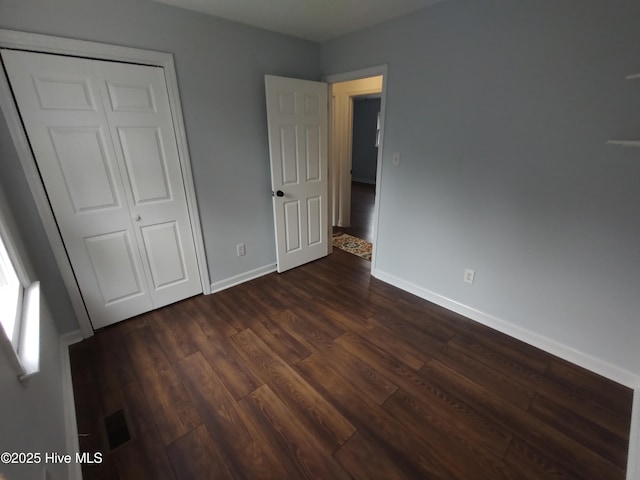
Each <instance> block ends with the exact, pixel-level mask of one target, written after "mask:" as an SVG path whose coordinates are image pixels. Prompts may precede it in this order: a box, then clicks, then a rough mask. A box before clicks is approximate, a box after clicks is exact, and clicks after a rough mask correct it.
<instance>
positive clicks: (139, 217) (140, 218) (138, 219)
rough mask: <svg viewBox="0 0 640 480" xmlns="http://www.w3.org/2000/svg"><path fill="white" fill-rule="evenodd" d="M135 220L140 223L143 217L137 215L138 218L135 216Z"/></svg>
mask: <svg viewBox="0 0 640 480" xmlns="http://www.w3.org/2000/svg"><path fill="white" fill-rule="evenodd" d="M133 218H134V220H135V221H136V222H139V221H140V220H142V217H141V216H140V215H136V216H135V217H133Z"/></svg>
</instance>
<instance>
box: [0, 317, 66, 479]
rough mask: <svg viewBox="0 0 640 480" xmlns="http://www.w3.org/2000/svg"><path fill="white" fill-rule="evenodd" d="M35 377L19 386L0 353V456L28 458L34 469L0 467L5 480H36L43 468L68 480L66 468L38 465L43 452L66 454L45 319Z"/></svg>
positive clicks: (55, 361) (57, 375)
mask: <svg viewBox="0 0 640 480" xmlns="http://www.w3.org/2000/svg"><path fill="white" fill-rule="evenodd" d="M40 352H41V353H40V372H39V373H37V374H36V375H35V376H33V377H31V378H30V379H28V380H27V381H25V382H20V381H19V380H18V378H17V375H16V373H17V372H16V370H15V369H14V368H13V365H12V364H11V363H10V362H9V358H5V354H4V351H0V399H2V401H1V405H2V408H0V452H34V453H40V454H41V455H42V463H41V464H39V465H5V464H0V474H4V475H5V477H6V478H7V479H10V480H32V479H41V478H44V477H43V476H42V470H43V468H44V467H45V466H46V468H47V469H48V470H49V472H50V474H51V478H52V479H55V480H63V479H66V478H69V474H68V466H67V465H64V464H48V465H44V460H45V459H44V454H45V452H57V453H60V454H66V453H71V454H73V452H67V445H66V436H65V424H64V408H63V399H62V398H63V397H62V367H61V358H60V357H61V355H60V337H59V335H58V331H57V329H56V326H55V325H54V323H53V320H52V319H51V317H50V316H49V315H48V313H47V314H45V315H43V316H42V320H41V323H40Z"/></svg>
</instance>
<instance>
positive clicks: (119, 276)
mask: <svg viewBox="0 0 640 480" xmlns="http://www.w3.org/2000/svg"><path fill="white" fill-rule="evenodd" d="M84 241H85V245H86V248H87V251H88V252H89V259H90V261H91V266H92V267H93V271H94V273H95V276H96V279H97V281H98V287H99V291H100V293H101V303H102V304H103V305H104V306H106V307H108V306H109V305H113V304H114V303H117V302H122V301H124V300H126V299H128V298H131V297H134V296H140V295H144V287H143V285H144V279H143V274H142V272H141V271H140V270H139V269H138V268H136V262H135V261H134V252H135V247H134V246H133V245H132V242H131V237H130V235H129V233H128V232H127V231H126V230H123V231H121V232H112V233H107V234H105V235H97V236H95V237H89V238H85V239H84Z"/></svg>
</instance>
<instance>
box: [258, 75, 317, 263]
mask: <svg viewBox="0 0 640 480" xmlns="http://www.w3.org/2000/svg"><path fill="white" fill-rule="evenodd" d="M265 89H266V98H267V123H268V129H269V153H270V157H271V187H272V191H273V193H274V195H273V212H274V222H275V237H276V256H277V263H278V272H284V271H285V270H289V269H291V268H294V267H297V266H299V265H302V264H305V263H308V262H310V261H313V260H316V259H318V258H321V257H324V256H326V255H327V254H328V253H329V232H328V229H327V225H328V221H327V218H328V203H327V202H328V165H327V146H328V142H327V129H328V127H327V126H328V123H327V109H328V105H327V84H325V83H320V82H312V81H307V80H297V79H292V78H284V77H275V76H271V75H267V76H265Z"/></svg>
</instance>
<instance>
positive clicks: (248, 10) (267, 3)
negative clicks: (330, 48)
mask: <svg viewBox="0 0 640 480" xmlns="http://www.w3.org/2000/svg"><path fill="white" fill-rule="evenodd" d="M155 1H158V2H162V3H166V4H169V5H174V6H176V7H180V8H186V9H189V10H195V11H198V12H202V13H206V14H209V15H214V16H216V17H222V18H226V19H228V20H234V21H236V22H240V23H245V24H247V25H253V26H255V27H260V28H264V29H267V30H271V31H274V32H280V33H285V34H288V35H293V36H294V37H299V38H304V39H307V40H312V41H314V42H324V41H326V40H330V39H333V38H336V37H339V36H342V35H345V34H347V33H351V32H355V31H356V30H359V29H361V28H364V27H369V26H371V25H375V24H377V23H380V22H384V21H385V20H389V19H391V18H395V17H399V16H400V15H404V14H406V13H410V12H414V11H416V10H419V9H421V8H424V7H426V6H428V5H433V4H435V3H439V2H441V1H443V0H155Z"/></svg>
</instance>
